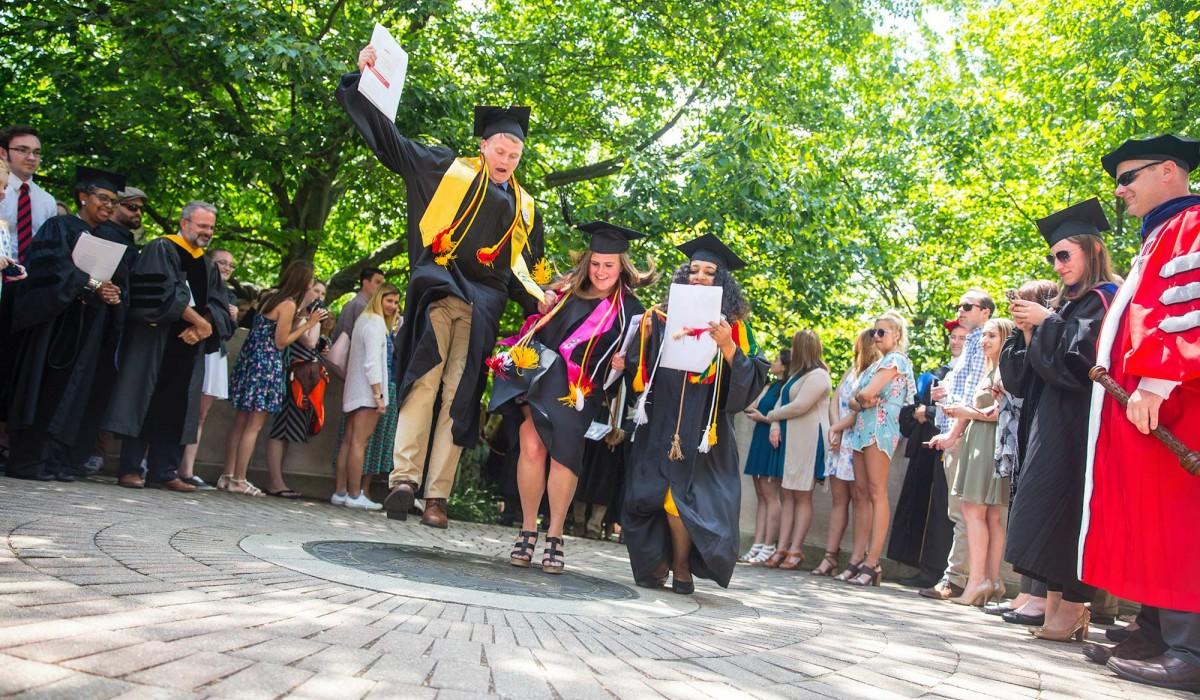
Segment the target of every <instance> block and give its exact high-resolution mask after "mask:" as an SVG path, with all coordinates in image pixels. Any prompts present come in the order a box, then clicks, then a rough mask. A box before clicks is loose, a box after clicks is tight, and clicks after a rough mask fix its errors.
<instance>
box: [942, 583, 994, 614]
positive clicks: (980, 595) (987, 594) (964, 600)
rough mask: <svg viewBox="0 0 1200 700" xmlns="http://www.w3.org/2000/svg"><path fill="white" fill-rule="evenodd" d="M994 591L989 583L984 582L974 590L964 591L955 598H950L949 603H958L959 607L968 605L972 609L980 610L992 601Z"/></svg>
mask: <svg viewBox="0 0 1200 700" xmlns="http://www.w3.org/2000/svg"><path fill="white" fill-rule="evenodd" d="M995 591H996V589H995V587H993V585H992V582H991V581H984V582H983V583H981V584H979V585H978V586H975V587H974V588H970V589H966V590H964V591H963V594H962V595H960V596H958V597H957V598H951V599H950V602H951V603H958V604H959V605H970V606H971V607H974V608H982V607H983V606H984V605H986V604H987V602H988V601H989V600H991V599H992V595H993V594H994V593H995Z"/></svg>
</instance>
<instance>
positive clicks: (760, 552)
mask: <svg viewBox="0 0 1200 700" xmlns="http://www.w3.org/2000/svg"><path fill="white" fill-rule="evenodd" d="M791 361H792V351H791V350H783V351H781V352H780V353H779V357H777V358H775V363H774V364H772V365H771V374H772V375H774V376H775V381H773V382H771V383H770V384H768V385H767V387H766V388H765V389H763V393H762V394H760V395H759V397H758V401H757V402H756V403H755V404H754V406H753V407H751V408H748V409H746V416H747V417H748V418H750V420H752V421H754V433H753V435H752V436H751V437H750V450H749V452H747V453H746V471H745V473H746V476H749V477H751V478H752V479H753V480H754V497H755V499H756V500H757V502H758V505H757V510H755V512H754V543H753V544H751V545H750V549H749V550H747V551H746V553H745V554H743V555H742V556H740V557H738V561H740V562H744V563H748V564H761V563H763V562H765V561H766V560H767V559H770V558H771V555H772V554H774V553H775V541H776V539H777V538H778V537H779V507H780V504H779V480H780V479H782V478H783V445H782V444H781V445H779V446H778V447H776V446H774V445H772V444H771V437H770V436H771V421H769V420H767V417H766V415H767V414H768V413H770V412H771V409H773V408H775V406H776V405H778V403H779V392H780V390H781V389H783V383H784V381H785V379H786V378H787V368H788V365H789V364H791Z"/></svg>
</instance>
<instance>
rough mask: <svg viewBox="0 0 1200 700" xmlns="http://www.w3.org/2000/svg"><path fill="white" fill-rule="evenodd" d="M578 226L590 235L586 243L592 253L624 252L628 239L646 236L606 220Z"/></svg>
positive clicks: (632, 239)
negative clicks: (589, 239)
mask: <svg viewBox="0 0 1200 700" xmlns="http://www.w3.org/2000/svg"><path fill="white" fill-rule="evenodd" d="M578 228H579V230H580V231H583V232H584V233H587V234H589V235H590V236H591V237H592V239H591V241H590V242H589V243H588V250H591V251H592V252H593V253H624V252H625V251H627V250H629V242H630V241H636V240H637V239H639V238H645V237H646V234H644V233H639V232H637V231H634V230H633V229H628V228H625V227H624V226H617V225H616V224H610V223H608V222H607V221H592V222H589V223H586V224H579V227H578Z"/></svg>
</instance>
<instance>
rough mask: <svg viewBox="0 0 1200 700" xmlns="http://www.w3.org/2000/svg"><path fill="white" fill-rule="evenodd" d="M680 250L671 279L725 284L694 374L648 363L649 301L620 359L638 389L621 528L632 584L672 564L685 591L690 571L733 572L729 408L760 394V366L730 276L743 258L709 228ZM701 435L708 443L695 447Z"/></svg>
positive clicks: (737, 486)
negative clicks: (707, 360)
mask: <svg viewBox="0 0 1200 700" xmlns="http://www.w3.org/2000/svg"><path fill="white" fill-rule="evenodd" d="M679 248H680V250H682V251H683V252H684V254H686V255H688V256H689V257H690V262H689V263H687V264H686V265H683V266H682V267H681V268H680V269H679V270H677V271H676V273H675V278H674V280H673V281H674V282H675V283H677V284H700V285H720V286H722V287H723V288H724V296H723V297H722V301H721V310H722V315H723V316H724V318H723V319H722V321H721V322H720V323H719V324H714V325H713V326H711V327H710V330H709V331H708V332H709V333H711V334H712V337H713V339H714V340H716V341H717V347H718V349H719V352H718V354H717V355H716V356H715V357H714V360H713V365H712V366H711V367H710V368H709V370H708V371H706V372H703V373H701V374H700V375H695V374H692V373H689V372H683V371H680V370H674V369H666V368H663V367H661V366H658V367H657V370H655V369H654V368H655V367H656V365H657V359H658V356H659V352H660V351H661V349H662V347H663V342H664V340H665V339H664V338H663V333H664V329H665V322H666V314H665V313H663V312H662V310H660V309H659V308H658V307H655V308H653V309H651V310H649V311H647V312H646V313H645V315H644V316H643V320H642V323H641V327H640V335H639V338H638V339H636V340H635V341H634V345H633V346H631V348H630V350H629V352H630V353H631V354H630V356H629V358H627V360H626V366H627V367H628V368H629V370H630V371H632V373H633V376H634V378H633V389H634V391H635V392H639V393H640V394H641V396H640V397H639V398H638V402H637V409H636V410H635V422H639V423H642V424H641V425H639V426H638V427H636V428H635V429H634V432H633V435H632V436H631V438H630V439H631V444H630V451H629V460H628V462H627V470H628V471H627V473H626V483H625V499H624V513H623V515H622V518H621V527H622V532H623V534H624V536H625V544H626V545H627V546H628V547H629V563H630V566H631V567H632V569H633V577H634V581H635V582H636V583H637V584H638V585H639V586H644V587H658V586H661V585H663V584H664V583H666V579H667V573H668V570H670V571H673V572H674V580H673V581H672V589H673V590H674V591H675V592H676V593H682V594H689V593H692V592H693V591H694V590H695V585H694V583H693V580H692V575H693V574H694V575H696V576H700V577H702V578H708V579H712V580H713V581H716V582H717V583H718V584H719V585H721V586H722V587H728V585H729V579H730V577H732V575H733V568H734V564H735V562H736V560H737V555H738V532H739V531H738V512H739V509H740V507H741V474H740V471H741V470H740V469H739V464H738V450H737V444H736V442H735V440H734V433H733V416H734V415H736V414H738V413H740V412H742V411H744V410H745V409H746V408H747V407H748V406H750V405H751V404H752V403H753V402H754V400H755V399H756V398H757V397H758V395H759V393H760V392H761V391H762V389H763V387H764V386H765V385H766V383H767V370H768V364H767V361H766V360H765V359H763V357H762V356H761V354H760V353H759V352H758V350H757V347H756V345H755V344H754V340H753V336H752V335H751V333H750V328H749V326H748V325H747V324H746V320H745V319H746V317H747V316H748V315H749V313H750V308H749V306H748V305H747V304H746V302H745V300H744V298H743V297H742V294H741V290H740V289H739V288H738V286H737V283H736V282H735V281H734V280H733V277H732V276H731V275H730V273H731V272H733V271H735V270H737V269H739V268H741V267H743V266H744V264H745V263H743V262H742V261H741V259H740V258H738V256H737V255H736V254H734V253H733V251H731V250H729V248H727V247H726V246H725V245H724V244H723V243H721V242H720V241H719V240H718V239H717V238H716V237H715V236H713V235H711V234H706V235H704V236H701V237H700V238H697V239H694V240H692V241H689V242H688V243H685V244H683V245H681V246H679ZM668 311H669V310H668ZM718 390H719V392H720V394H719V397H720V400H719V401H718V402H717V405H716V406H715V409H714V406H713V394H714V391H718ZM643 421H645V422H643ZM714 428H715V435H714V434H713V429H714ZM702 438H703V440H704V443H705V447H706V448H707V451H701V439H702ZM714 439H715V440H716V441H715V443H714V442H713V440H714Z"/></svg>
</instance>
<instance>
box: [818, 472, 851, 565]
mask: <svg viewBox="0 0 1200 700" xmlns="http://www.w3.org/2000/svg"><path fill="white" fill-rule="evenodd" d="M853 484H854V482H852V481H851V482H847V481H842V480H841V479H839V478H837V477H836V476H831V477H829V490H830V492H831V501H832V506H831V508H830V511H829V537H827V538H826V539H825V551H826V552H837V551H840V550H841V549H842V538H843V537H845V535H846V524H847V522H848V521H849V520H850V489H851V488H852V487H853Z"/></svg>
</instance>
